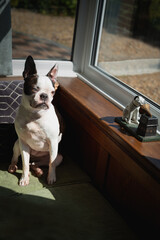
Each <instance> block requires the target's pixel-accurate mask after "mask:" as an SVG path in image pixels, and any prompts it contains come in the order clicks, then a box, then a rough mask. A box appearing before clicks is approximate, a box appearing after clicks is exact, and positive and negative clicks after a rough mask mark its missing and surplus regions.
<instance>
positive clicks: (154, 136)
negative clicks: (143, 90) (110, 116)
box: [115, 96, 160, 142]
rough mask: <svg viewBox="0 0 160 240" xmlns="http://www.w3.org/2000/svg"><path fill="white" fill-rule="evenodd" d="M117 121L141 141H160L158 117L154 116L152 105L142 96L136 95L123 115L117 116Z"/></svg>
mask: <svg viewBox="0 0 160 240" xmlns="http://www.w3.org/2000/svg"><path fill="white" fill-rule="evenodd" d="M115 121H116V122H117V123H119V124H120V126H121V128H122V129H124V130H125V131H126V133H127V132H128V133H131V134H132V135H133V136H134V137H135V138H137V139H138V140H139V141H141V142H150V141H160V135H159V134H158V133H157V126H158V118H156V117H155V116H152V114H151V112H150V105H149V104H147V103H145V100H144V98H142V97H141V96H136V97H135V98H134V99H133V100H132V102H131V103H130V104H128V105H127V106H126V107H125V109H124V111H123V116H122V117H116V118H115Z"/></svg>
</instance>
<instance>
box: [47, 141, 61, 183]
mask: <svg viewBox="0 0 160 240" xmlns="http://www.w3.org/2000/svg"><path fill="white" fill-rule="evenodd" d="M57 154H58V141H50V161H49V170H48V178H47V181H48V184H53V183H54V182H56V158H57Z"/></svg>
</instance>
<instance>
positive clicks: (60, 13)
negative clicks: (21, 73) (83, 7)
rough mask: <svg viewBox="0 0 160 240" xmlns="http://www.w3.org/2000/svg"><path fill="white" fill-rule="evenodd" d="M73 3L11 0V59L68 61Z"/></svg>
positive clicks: (72, 1)
mask: <svg viewBox="0 0 160 240" xmlns="http://www.w3.org/2000/svg"><path fill="white" fill-rule="evenodd" d="M76 5H77V0H69V1H64V0H61V1H57V0H56V1H55V0H48V1H44V0H35V1H28V0H23V1H20V0H16V1H15V0H11V7H12V8H11V21H12V58H13V59H25V58H26V57H27V56H28V55H32V56H33V57H34V59H48V60H49V59H54V60H70V59H71V51H72V42H73V35H74V34H73V33H74V23H75V13H76Z"/></svg>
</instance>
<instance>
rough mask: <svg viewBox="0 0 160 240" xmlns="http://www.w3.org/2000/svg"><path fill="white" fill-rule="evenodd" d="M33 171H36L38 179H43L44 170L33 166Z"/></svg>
mask: <svg viewBox="0 0 160 240" xmlns="http://www.w3.org/2000/svg"><path fill="white" fill-rule="evenodd" d="M31 169H32V170H33V171H34V174H35V176H36V177H41V176H42V175H43V170H42V169H41V168H39V167H37V166H36V165H31Z"/></svg>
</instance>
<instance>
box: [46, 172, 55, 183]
mask: <svg viewBox="0 0 160 240" xmlns="http://www.w3.org/2000/svg"><path fill="white" fill-rule="evenodd" d="M47 182H48V185H51V184H53V183H55V182H56V174H48V177H47Z"/></svg>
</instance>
